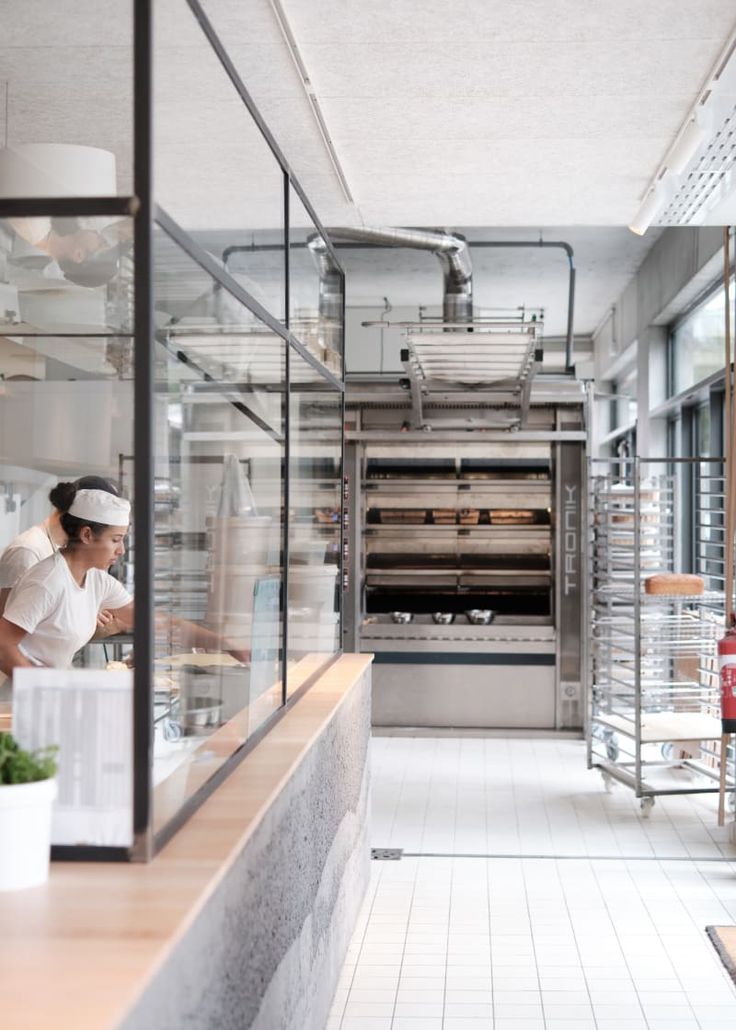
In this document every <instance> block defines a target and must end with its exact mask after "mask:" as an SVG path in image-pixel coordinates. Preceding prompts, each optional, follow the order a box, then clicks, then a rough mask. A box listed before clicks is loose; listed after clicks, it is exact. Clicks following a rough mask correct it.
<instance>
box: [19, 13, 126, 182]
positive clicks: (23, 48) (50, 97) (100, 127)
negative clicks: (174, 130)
mask: <svg viewBox="0 0 736 1030" xmlns="http://www.w3.org/2000/svg"><path fill="white" fill-rule="evenodd" d="M3 15H4V17H3V18H2V24H3V34H2V39H1V40H0V68H1V69H2V70H1V71H0V80H1V81H0V101H1V102H0V129H2V132H0V138H2V139H3V140H4V147H5V149H4V150H0V197H8V196H14V197H22V196H26V197H28V196H31V197H40V196H45V197H69V196H111V195H115V194H121V195H128V194H130V193H131V192H132V167H133V161H132V155H133V48H132V33H133V4H132V2H131V0H116V2H115V3H106V4H101V3H100V2H99V0H55V2H54V4H53V5H49V4H45V3H11V4H4V5H3ZM90 148H94V149H90Z"/></svg>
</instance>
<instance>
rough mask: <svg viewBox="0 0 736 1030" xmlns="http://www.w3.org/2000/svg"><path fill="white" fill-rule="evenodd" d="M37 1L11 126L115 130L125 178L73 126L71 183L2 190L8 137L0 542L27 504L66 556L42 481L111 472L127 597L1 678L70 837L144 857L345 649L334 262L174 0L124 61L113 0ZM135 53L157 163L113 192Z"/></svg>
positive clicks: (86, 132) (19, 136)
mask: <svg viewBox="0 0 736 1030" xmlns="http://www.w3.org/2000/svg"><path fill="white" fill-rule="evenodd" d="M42 6H43V5H42V4H40V3H37V2H36V0H33V2H32V3H31V4H29V5H21V4H19V5H17V9H18V10H17V14H18V17H17V18H16V16H15V15H16V12H15V11H14V16H13V28H12V34H11V36H10V43H8V41H7V39H4V40H3V41H1V42H0V58H3V59H5V58H7V60H8V62H9V63H8V66H7V67H8V72H7V76H4V74H3V73H2V72H0V119H2V118H3V117H4V116H5V112H7V113H8V119H7V120H6V122H5V125H4V128H5V132H6V136H7V139H8V141H9V143H11V144H12V146H13V147H14V148H15V149H19V148H20V147H21V145H23V144H25V143H31V144H35V143H45V142H46V140H48V139H50V138H52V139H53V140H54V144H55V145H61V144H66V143H67V142H68V141H69V140H72V141H73V142H74V143H75V144H79V143H80V142H81V143H83V144H84V145H85V146H87V147H88V148H89V147H93V148H98V150H99V148H104V147H105V146H108V147H109V148H110V149H111V150H112V151H114V154H115V157H116V158H117V170H116V175H117V179H116V180H114V181H113V179H111V178H110V174H109V173H110V170H111V165H110V161H109V160H108V159H107V158H105V157H104V155H100V154H99V153H98V151H94V152H93V151H90V150H89V149H88V150H86V151H85V152H84V153H80V152H79V148H78V147H77V151H76V158H77V159H79V162H81V163H78V165H77V171H78V172H80V170H81V172H80V174H81V173H83V177H84V179H85V186H84V189H83V190H82V192H84V193H85V195H84V196H81V195H80V196H79V197H78V204H79V206H78V207H77V200H70V197H71V196H73V195H74V194H75V189H76V187H73V186H72V185H71V184H70V181H69V180H67V181H66V185H64V186H63V187H61V186H60V187H59V188H58V190H56V191H55V188H54V187H52V186H50V185H49V182H48V178H45V179H44V181H43V183H42V185H41V186H39V187H38V188H36V187H35V186H34V185H33V181H34V180H33V176H31V175H30V173H28V174H26V177H25V179H23V175H22V174H21V176H20V181H21V185H20V187H18V188H19V189H20V190H21V192H20V193H18V192H17V191H16V192H13V189H11V187H9V186H7V183H8V182H10V176H9V173H7V172H6V177H5V180H3V178H2V174H3V172H2V159H3V156H4V157H5V158H6V162H5V167H6V169H7V168H9V167H10V163H11V158H10V156H9V155H8V154H7V153H5V154H3V153H2V152H0V396H1V397H2V404H0V553H2V551H3V549H4V548H5V547H6V546H7V544H9V543H10V542H11V541H12V540H14V539H15V538H16V537H17V536H18V534H19V533H22V532H24V531H26V530H31V531H34V532H35V531H38V533H37V535H38V534H40V535H42V536H43V539H44V540H46V541H48V545H49V548H50V553H49V554H48V557H49V558H53V560H54V561H55V562H56V561H57V557H58V551H57V549H58V547H60V546H61V544H62V543H64V542H65V537H64V536H63V535H59V534H58V533H57V532H56V530H57V528H58V527H57V525H56V524H55V523H53V524H52V523H51V522H49V515H50V514H53V512H51V506H50V503H49V496H48V495H49V491H50V489H51V488H52V487H54V486H55V485H56V484H57V483H58V481H59V480H63V481H72V480H75V479H78V478H79V477H82V476H89V475H94V476H98V477H103V478H104V479H105V480H107V486H109V488H110V490H111V491H113V490H115V491H118V492H119V493H121V494H122V495H123V496H124V497H126V498H128V499H129V500H130V501H131V502H132V519H131V528H130V533H129V536H128V538H127V540H126V543H125V547H124V548H122V551H124V553H121V554H120V555H119V558H118V560H117V562H116V564H115V565H114V566H111V567H110V575H111V576H112V577H113V580H114V579H117V580H118V583H117V584H115V583H114V582H113V580H107V579H106V580H105V583H106V585H107V587H109V588H110V590H112V591H113V594H114V597H113V594H111V595H110V598H111V605H112V604H113V603H114V606H115V607H117V606H121V607H124V608H125V609H126V611H127V614H128V617H129V616H130V614H131V613H130V609H129V608H128V604H127V600H126V604H125V605H121V601H122V599H123V598H125V599H127V598H128V596H129V595H133V594H134V589H133V588H134V586H135V587H136V588H137V591H138V597H139V603H138V605H137V609H136V616H135V623H134V625H131V624H130V618H128V620H127V621H126V620H125V619H123V620H122V621H119V620H118V619H117V617H116V618H115V619H114V620H113V621H114V624H113V625H112V626H111V625H109V624H108V625H107V628H105V629H101V630H95V628H94V626H89V627H88V628H89V633H87V632H86V629H85V630H84V632H82V633H81V636H80V635H79V633H78V632H77V630H78V626H76V624H75V627H74V632H73V633H72V632H70V634H69V638H68V641H67V643H68V645H69V648H71V650H69V653H68V655H66V656H65V658H64V661H59V662H56V661H55V660H54V659H53V658H52V659H49V660H48V661H46V662H45V665H46V667H45V668H43V669H37V670H34V669H23V670H22V673H23V675H20V676H19V683H18V685H17V686H18V689H17V690H16V689H15V685H14V686H13V690H14V691H15V697H14V700H13V702H12V710H11V704H10V701H9V698H10V695H11V687H10V682H9V681H8V680H6V681H5V682H4V683H2V682H0V715H2V716H4V717H5V716H10V718H11V719H12V723H13V727H14V729H16V730H17V732H18V733H19V734H20V735H21V737H22V739H21V743H25V744H26V745H32V746H42V745H44V744H57V745H59V747H60V762H61V773H60V784H61V787H60V803H59V804H60V806H61V807H60V815H61V822H60V823H58V825H57V826H56V829H55V831H54V833H55V836H54V843H56V844H57V845H60V846H61V847H62V848H64V849H65V850H63V851H57V855H58V856H59V857H65V858H67V857H69V858H71V857H73V858H82V859H89V858H95V857H104V858H106V859H107V858H119V859H129V858H132V857H135V858H150V857H151V856H152V854H153V853H154V852H155V851H156V850H157V849H158V848H159V847H160V846H161V844H162V843H163V842H164V841H165V840H166V839H168V837H169V836H170V835H171V833H172V832H173V831H174V830H175V828H176V827H177V826H178V825H179V824H180V822H181V821H182V819H183V818H185V817H186V815H187V814H188V813H189V812H191V811H192V810H193V809H194V808H195V807H196V806H197V805H198V804H199V803H200V802H201V801H203V800H204V799H205V797H206V796H207V795H208V793H209V792H210V791H211V790H212V789H213V787H214V784H215V783H216V782H218V779H219V778H218V777H217V776H216V775H215V774H217V773H222V772H223V771H224V770H225V769H226V767H227V766H228V765H234V764H235V761H237V758H238V757H240V756H242V753H243V749H244V748H247V747H250V746H254V744H255V741H256V740H257V739H258V738H259V736H260V734H261V733H262V732H263V731H265V729H266V728H267V727H268V726H269V724H270V723H271V722H272V721H273V720H275V719H276V718H278V717H279V714H280V713H281V712H283V710H284V708H285V706H286V705H288V704H289V703H290V700H293V699H295V694H296V693H297V690H298V688H299V687H306V686H308V685H309V683H310V681H311V680H312V678H313V677H314V676H315V675H316V674H317V673H318V672H319V671H320V670H321V669H323V668H324V666H325V665H326V663H327V662H328V661H329V660H330V659H331V658H332V657H333V656H334V655H335V654H336V653H338V651H339V641H340V625H339V611H340V605H339V600H340V586H341V584H340V568H341V540H342V530H341V524H340V514H339V513H340V506H341V482H342V407H343V405H342V399H343V394H342V389H341V379H342V339H343V301H342V298H343V273H342V270H341V269H340V267H339V265H338V263H337V261H336V259H335V258H334V255H332V254H330V253H329V248H327V246H326V244H325V243H324V241H323V240H322V239H321V238H320V236H319V233H318V232H317V230H316V228H315V225H314V222H313V219H312V218H310V216H309V213H308V211H307V209H306V208H305V206H304V204H303V203H302V202H301V200H300V199H299V195H298V190H297V189H296V188H295V187H294V186H291V185H290V182H289V178H288V173H287V165H286V162H285V160H284V158H283V155H281V153H280V151H279V149H278V146H277V144H276V143H275V141H274V140H273V139H272V138H271V137H270V136H269V134H268V131H267V130H266V129H265V128H259V127H258V125H259V119H258V117H257V114H256V113H254V112H253V110H252V105H251V106H250V107H249V104H250V101H248V102H246V101H245V100H244V99H243V97H242V96H241V95H240V94H239V92H238V90H237V89H236V88H235V86H234V85H233V83H232V82H231V81H230V79H229V77H228V75H227V73H226V72H225V70H224V67H223V64H222V63H221V61H220V59H219V57H218V55H217V47H216V46H215V45H214V44H213V43H212V42H211V41H210V40H209V39H208V38H207V35H206V34H205V32H204V30H203V28H202V26H201V25H200V24H199V23H198V21H197V20H196V19H195V17H194V15H193V14H192V11H191V8H190V7H189V5H188V3H186V2H185V0H160V2H158V0H157V3H156V4H155V5H147V4H145V3H143V2H141V3H138V4H137V5H136V12H137V17H138V19H139V22H138V26H137V30H136V41H137V42H145V41H146V38H147V30H148V28H150V26H148V25H147V24H146V22H147V19H149V18H150V17H151V16H152V14H153V8H154V7H155V15H156V18H155V19H154V21H155V32H156V36H155V46H154V53H153V58H154V69H153V70H152V69H151V68H150V67H149V66H148V60H147V50H146V49H145V47H144V49H143V50H142V51H141V53H139V54H137V55H136V56H137V58H138V60H137V63H136V69H137V74H136V77H135V82H134V83H133V76H132V66H133V61H132V58H133V54H132V53H131V38H130V36H131V26H130V16H131V11H130V9H129V4H128V2H127V0H123V2H122V3H120V4H119V5H112V7H111V6H110V5H102V6H100V5H97V4H92V3H91V2H88V0H80V2H76V0H75V3H73V4H72V3H70V2H67V0H61V2H60V4H59V5H57V6H58V11H57V10H56V8H55V17H54V19H52V21H53V26H52V28H53V35H49V32H50V31H51V30H50V29H48V28H47V19H44V20H43V21H41V20H40V12H41V9H42ZM113 8H114V10H113ZM103 13H104V17H102V16H101V14H103ZM59 14H62V15H63V16H62V17H59V16H58V15H59ZM65 19H66V20H65ZM49 24H50V23H49ZM67 38H69V39H70V40H71V39H74V41H75V52H74V55H72V54H71V53H69V54H67V56H66V58H64V59H63V60H62V58H63V57H64V55H63V52H64V50H65V48H66V40H67ZM108 44H109V45H108ZM44 47H45V48H47V51H48V52H47V54H46V56H47V58H48V64H47V67H46V69H44V67H43V61H42V60H41V55H40V50H41V49H43V48H44ZM85 48H89V49H90V54H89V55H87V57H88V58H89V59H88V60H87V57H85V60H86V61H87V63H83V64H81V65H80V64H79V63H77V64H73V62H72V56H74V60H76V61H77V62H78V61H79V59H80V51H81V50H85ZM26 49H27V50H28V51H29V62H28V68H29V69H30V72H29V73H28V74H27V69H26V68H24V67H23V52H24V51H25V50H26ZM92 51H94V54H93V53H92ZM98 53H99V54H100V55H101V60H102V65H100V63H99V61H98V60H97V56H95V55H96V54H98ZM81 56H82V57H84V56H85V55H84V54H81ZM103 66H104V68H103ZM72 67H73V69H74V70H73V72H72V71H70V69H71V68H72ZM80 68H81V71H80ZM90 70H91V73H92V75H93V77H94V78H95V89H94V91H93V92H90V90H89V89H88V88H87V87H88V84H89V82H91V78H90V74H88V73H89V72H90ZM149 72H150V73H151V74H152V75H153V78H154V79H155V86H156V88H155V91H154V92H155V96H154V97H153V115H154V126H153V128H154V147H153V149H154V160H153V165H152V167H153V169H154V170H155V174H156V179H155V184H154V187H155V188H154V191H153V193H152V192H151V184H150V183H148V182H147V179H146V174H145V161H143V162H142V165H143V167H141V166H139V171H140V176H139V184H138V196H139V198H140V201H141V203H139V204H137V205H136V209H135V213H134V214H132V215H131V216H130V217H127V216H126V217H122V216H121V214H120V212H121V211H127V209H128V205H127V202H121V201H120V200H119V199H118V197H117V196H116V193H120V192H121V191H122V192H123V194H124V195H128V194H130V193H131V192H132V186H131V174H130V173H131V160H130V157H131V138H130V137H131V135H132V133H131V131H130V128H131V125H130V118H131V89H132V87H133V86H135V89H136V90H138V91H140V96H139V97H138V101H139V102H138V103H137V104H136V112H137V114H138V116H139V117H140V122H139V123H138V124H137V125H136V126H135V128H136V133H135V135H136V139H137V140H138V142H139V144H140V145H142V146H144V147H145V146H146V145H147V144H146V141H147V139H148V128H149V127H148V124H147V115H148V108H147V103H146V102H147V101H148V99H149V98H150V97H151V90H150V89H149V83H148V73H149ZM62 73H63V74H62ZM6 79H7V81H6ZM3 90H4V92H3ZM54 91H56V93H57V94H58V96H57V99H58V100H59V102H58V104H55V103H54V98H53V96H52V93H53V92H54ZM59 98H60V99H59ZM3 100H4V103H3V102H2V101H3ZM36 100H39V106H38V108H37V109H36V108H34V110H32V111H31V107H33V105H34V104H35V103H36ZM67 101H68V102H69V104H70V107H69V112H71V111H72V109H73V117H72V115H71V113H70V114H69V119H68V120H65V118H66V115H65V113H64V112H65V111H66V110H67V108H66V107H65V105H66V104H67ZM43 103H48V104H49V112H51V115H53V122H54V125H55V126H56V127H57V129H58V130H59V131H58V132H57V133H56V136H54V137H51V136H49V135H46V134H45V133H44V132H43V131H42V129H43V125H44V121H43V117H42V110H43ZM24 105H27V106H28V112H27V113H28V117H27V118H26V119H25V122H24V121H23V120H22V118H21V115H22V114H23V111H24ZM39 112H41V114H39ZM51 115H50V116H51ZM126 119H127V120H126ZM103 129H104V131H103ZM67 130H68V131H67ZM7 149H8V148H6V150H7ZM50 153H51V152H50V151H48V150H46V151H45V156H44V154H41V152H36V153H35V157H34V160H35V161H36V162H37V163H39V164H40V165H43V162H42V161H41V157H43V158H44V160H46V159H49V158H50ZM32 156H33V152H32V151H30V150H29V151H27V153H26V158H27V159H28V160H30V158H31V157H32ZM56 156H57V157H58V158H59V159H60V158H61V156H62V153H61V150H57V151H56ZM66 156H67V158H68V159H69V161H71V160H72V157H73V156H74V155H69V154H67V155H66ZM143 157H144V158H145V157H146V155H145V153H144V155H143ZM26 158H24V160H25V159H26ZM12 160H13V161H14V160H15V157H12ZM98 160H99V162H100V167H101V168H103V169H104V168H107V173H108V176H107V179H106V180H105V182H106V185H105V186H104V188H103V187H102V186H99V185H98V183H99V182H100V181H101V180H99V179H97V178H96V177H95V174H94V173H95V168H96V167H97V166H96V164H95V162H96V161H98ZM43 167H44V168H46V170H47V171H48V168H50V167H51V166H50V165H49V166H48V167H47V166H45V165H43ZM41 178H43V176H41ZM14 181H15V182H16V184H17V182H18V181H19V179H18V176H17V175H16V179H15V180H14ZM4 184H5V185H4ZM24 184H25V185H24ZM289 189H290V190H291V205H289V195H288V192H287V190H289ZM23 191H25V195H24V192H23ZM44 195H45V198H46V199H43V198H44ZM100 197H102V199H100ZM4 198H5V199H4ZM8 198H11V199H8ZM13 198H14V199H13ZM38 198H42V199H41V200H39V199H38ZM105 198H107V199H105ZM24 199H25V200H26V201H27V208H26V207H25V206H24V204H23V203H21V201H23V200H24ZM3 204H4V207H3ZM289 207H291V212H292V218H293V225H292V228H291V230H290V229H289V225H288V224H286V216H287V212H288V210H289ZM82 212H84V214H82ZM151 218H152V219H153V222H154V225H153V226H151V224H150V220H151ZM290 232H291V235H289V233H290ZM149 236H150V240H149ZM287 237H288V239H289V243H290V245H291V246H290V253H291V254H292V258H293V260H292V262H291V276H290V283H288V284H287V282H286V268H287V264H288V263H287V261H286V249H285V248H286V243H287ZM134 238H135V241H136V245H137V252H134V248H133V241H134ZM149 243H150V253H149ZM308 244H309V246H308ZM149 259H150V260H149ZM149 290H150V292H149ZM289 293H290V295H291V304H290V310H289V311H288V312H287V310H286V298H287V296H288V295H289ZM287 315H288V316H289V317H288V318H287ZM287 321H290V322H292V323H293V329H294V331H295V334H296V338H297V339H298V340H299V341H300V342H301V343H302V344H303V345H304V346H306V347H307V349H308V350H309V351H310V352H311V354H312V355H313V356H314V357H316V358H317V361H316V363H315V362H314V361H312V362H310V361H308V360H306V359H305V357H304V356H303V354H302V352H301V349H300V347H299V345H298V344H295V343H294V342H293V341H292V342H291V343H290V342H289V341H290V336H289V330H288V329H287V327H286V323H287ZM149 483H150V484H151V485H152V487H153V495H152V496H148V495H147V491H148V487H149ZM144 487H145V491H146V494H145V495H143V496H135V489H136V488H137V489H138V490H143V488H144ZM57 514H58V512H57ZM151 514H152V515H153V522H152V524H151V519H150V516H151ZM47 530H48V532H47ZM116 546H117V545H116ZM42 560H45V558H44V559H42ZM59 560H60V561H65V559H64V557H63V555H62V556H61V558H59ZM287 560H288V563H289V569H288V570H287V569H286V567H285V563H286V561H287ZM0 567H1V561H0ZM63 567H64V566H63V565H62V566H60V568H62V569H63ZM105 575H107V573H105ZM85 582H86V580H85ZM3 584H5V581H4V580H3ZM111 584H112V586H111ZM13 585H14V584H12V583H9V582H8V583H7V584H5V585H4V586H0V591H1V590H5V591H7V592H8V593H9V592H10V591H11V589H12V587H13ZM80 585H81V584H80ZM82 588H83V589H85V587H84V586H83V587H82ZM120 589H125V590H126V591H127V593H126V594H121V593H119V592H118V591H119V590H120ZM6 597H7V594H6V593H0V603H4V601H5V599H6ZM11 597H12V594H11ZM150 600H152V601H153V605H152V607H153V617H152V618H151V620H150V623H149V619H148V614H149V601H150ZM93 607H94V606H93ZM102 610H104V608H103V609H100V611H102ZM99 613H100V612H99V611H97V612H95V611H92V616H93V618H95V619H96V618H97V617H98V616H99ZM85 626H86V623H85ZM93 634H94V636H93ZM287 638H288V641H289V643H288V653H287V645H286V640H287ZM41 659H43V656H41ZM149 659H150V660H149ZM287 664H288V677H287ZM10 672H11V674H12V672H13V669H12V668H11V669H10ZM20 679H23V680H24V682H23V683H22V684H21V683H20ZM287 682H288V690H287ZM80 755H82V758H81V759H79V756H80ZM151 762H152V767H151ZM62 781H63V782H62ZM62 788H63V789H62ZM69 799H72V800H71V803H70V804H68V802H69ZM80 799H81V802H80ZM65 806H66V808H65ZM90 849H92V850H90ZM98 849H101V850H98Z"/></svg>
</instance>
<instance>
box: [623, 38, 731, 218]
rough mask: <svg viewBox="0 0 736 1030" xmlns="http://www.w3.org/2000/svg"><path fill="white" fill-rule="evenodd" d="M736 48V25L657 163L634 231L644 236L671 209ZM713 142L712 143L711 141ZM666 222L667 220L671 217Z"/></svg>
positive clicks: (699, 142) (704, 134) (700, 143)
mask: <svg viewBox="0 0 736 1030" xmlns="http://www.w3.org/2000/svg"><path fill="white" fill-rule="evenodd" d="M735 51H736V29H734V30H733V31H732V32H731V33H730V35H729V37H728V40H727V41H726V44H725V46H724V47H723V48H722V50H721V52H720V54H719V56H718V60H717V61H716V62H715V64H714V65H713V67H712V68H711V70H710V71H709V73H708V75H707V77H706V79H705V82H704V83H703V85H702V86H701V88H700V90H699V91H698V95H697V98H696V100H695V102H694V103H693V105H692V106H691V108H690V110H689V111H688V113H687V115H686V117H685V118H684V119H683V122H682V124H681V125H680V128H679V130H678V132H677V135H676V136H675V139H674V141H673V142H672V144H671V145H670V147H669V148H668V149H667V152H666V154H665V156H664V159H663V160H662V161H661V162H660V164H659V165H658V166H657V170H656V172H655V174H654V175H653V177H652V178H651V180H650V182H649V185H648V186H647V188H646V190H645V192H644V194H643V196H642V201H641V204H640V206H639V210H638V211H637V213H636V215H635V217H634V219H633V221H632V222H631V223H630V225H629V228H630V229H631V231H632V232H635V233H636V234H637V235H639V236H642V235H643V234H644V233H645V232H646V230H647V229H648V228H649V226H650V225H651V224H652V223H653V222H654V220H655V218H657V217H658V216H659V215H660V214H662V213H663V209H665V208H666V209H667V210H668V211H669V210H670V209H671V207H672V202H673V200H675V196H674V194H676V193H677V186H676V183H677V180H678V179H679V176H680V175H681V174H682V173H683V172H684V171H685V169H686V168H687V166H688V164H689V163H690V161H691V160H692V158H693V157H694V156H695V154H696V153H697V151H698V149H699V148H700V147H701V146H702V144H703V143H704V141H705V139H706V138H707V134H708V133H707V130H706V128H705V126H704V125H703V118H706V119H707V117H708V114H709V113H710V111H708V114H706V113H705V112H704V108H705V106H706V105H707V104H708V103H709V102H710V101H712V97H713V92H714V89H715V90H716V91H717V89H718V87H719V85H722V84H721V83H720V79H721V77H722V76H723V75H724V72H725V71H726V68H727V67H728V64H729V62H730V61H731V59H732V58H733V56H734V52H735ZM711 146H712V144H711ZM662 224H667V218H666V217H665V218H664V219H663V223H662Z"/></svg>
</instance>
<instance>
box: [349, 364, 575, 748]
mask: <svg viewBox="0 0 736 1030" xmlns="http://www.w3.org/2000/svg"><path fill="white" fill-rule="evenodd" d="M549 378H550V379H551V378H552V377H549ZM546 379H547V377H540V378H539V379H537V381H536V383H535V386H534V389H533V391H532V403H531V406H530V411H529V415H528V418H527V420H526V423H525V426H524V428H523V429H519V430H517V431H515V432H508V431H506V430H499V429H495V428H493V427H492V420H491V419H489V412H488V411H487V410H485V411H479V410H478V404H477V400H474V399H473V398H469V399H468V400H467V401H465V402H463V400H462V398H459V397H457V396H456V395H453V397H452V404H451V405H450V406H447V405H445V406H443V405H442V402H441V399H440V400H437V401H435V403H436V409H435V411H434V415H435V418H434V420H433V421H432V422H431V423H429V424H430V425H431V426H432V428H431V429H423V430H413V429H412V428H410V426H409V425H408V424H407V420H406V418H405V414H406V412H405V408H404V405H405V400H403V399H402V395H401V392H400V391H399V392H397V393H396V394H391V393H387V391H386V390H385V389H384V390H381V391H380V394H379V393H378V391H374V390H372V389H371V388H370V387H368V386H361V387H359V388H355V387H353V388H352V389H351V390H350V391H349V394H348V426H347V429H348V432H347V443H346V469H347V471H348V476H349V488H350V489H349V511H348V535H347V536H348V542H349V547H348V556H347V557H348V563H347V568H348V577H347V582H346V584H345V586H346V594H347V602H346V605H345V623H344V646H345V647H346V649H351V650H352V649H355V650H360V651H371V652H373V653H374V654H375V656H376V657H375V662H376V667H375V670H374V671H375V675H374V705H373V721H374V725H379V726H394V727H411V726H415V727H422V726H426V727H466V728H476V729H509V728H523V729H576V728H579V727H580V726H582V722H583V705H582V697H581V692H582V687H581V681H582V668H583V653H582V652H583V637H582V604H581V596H582V588H583V583H584V579H583V576H584V568H583V563H584V551H585V548H584V540H583V526H584V524H585V523H584V511H583V505H584V503H585V489H584V481H583V477H584V469H585V461H584V457H585V440H586V419H585V394H584V390H583V388H582V385H581V384H580V383H578V382H576V381H574V380H571V379H569V378H565V379H563V378H560V379H559V380H556V381H555V382H554V383H552V382H545V380H546ZM448 408H449V410H448ZM431 414H432V413H431V412H430V413H429V417H431ZM468 426H469V428H464V427H468Z"/></svg>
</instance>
